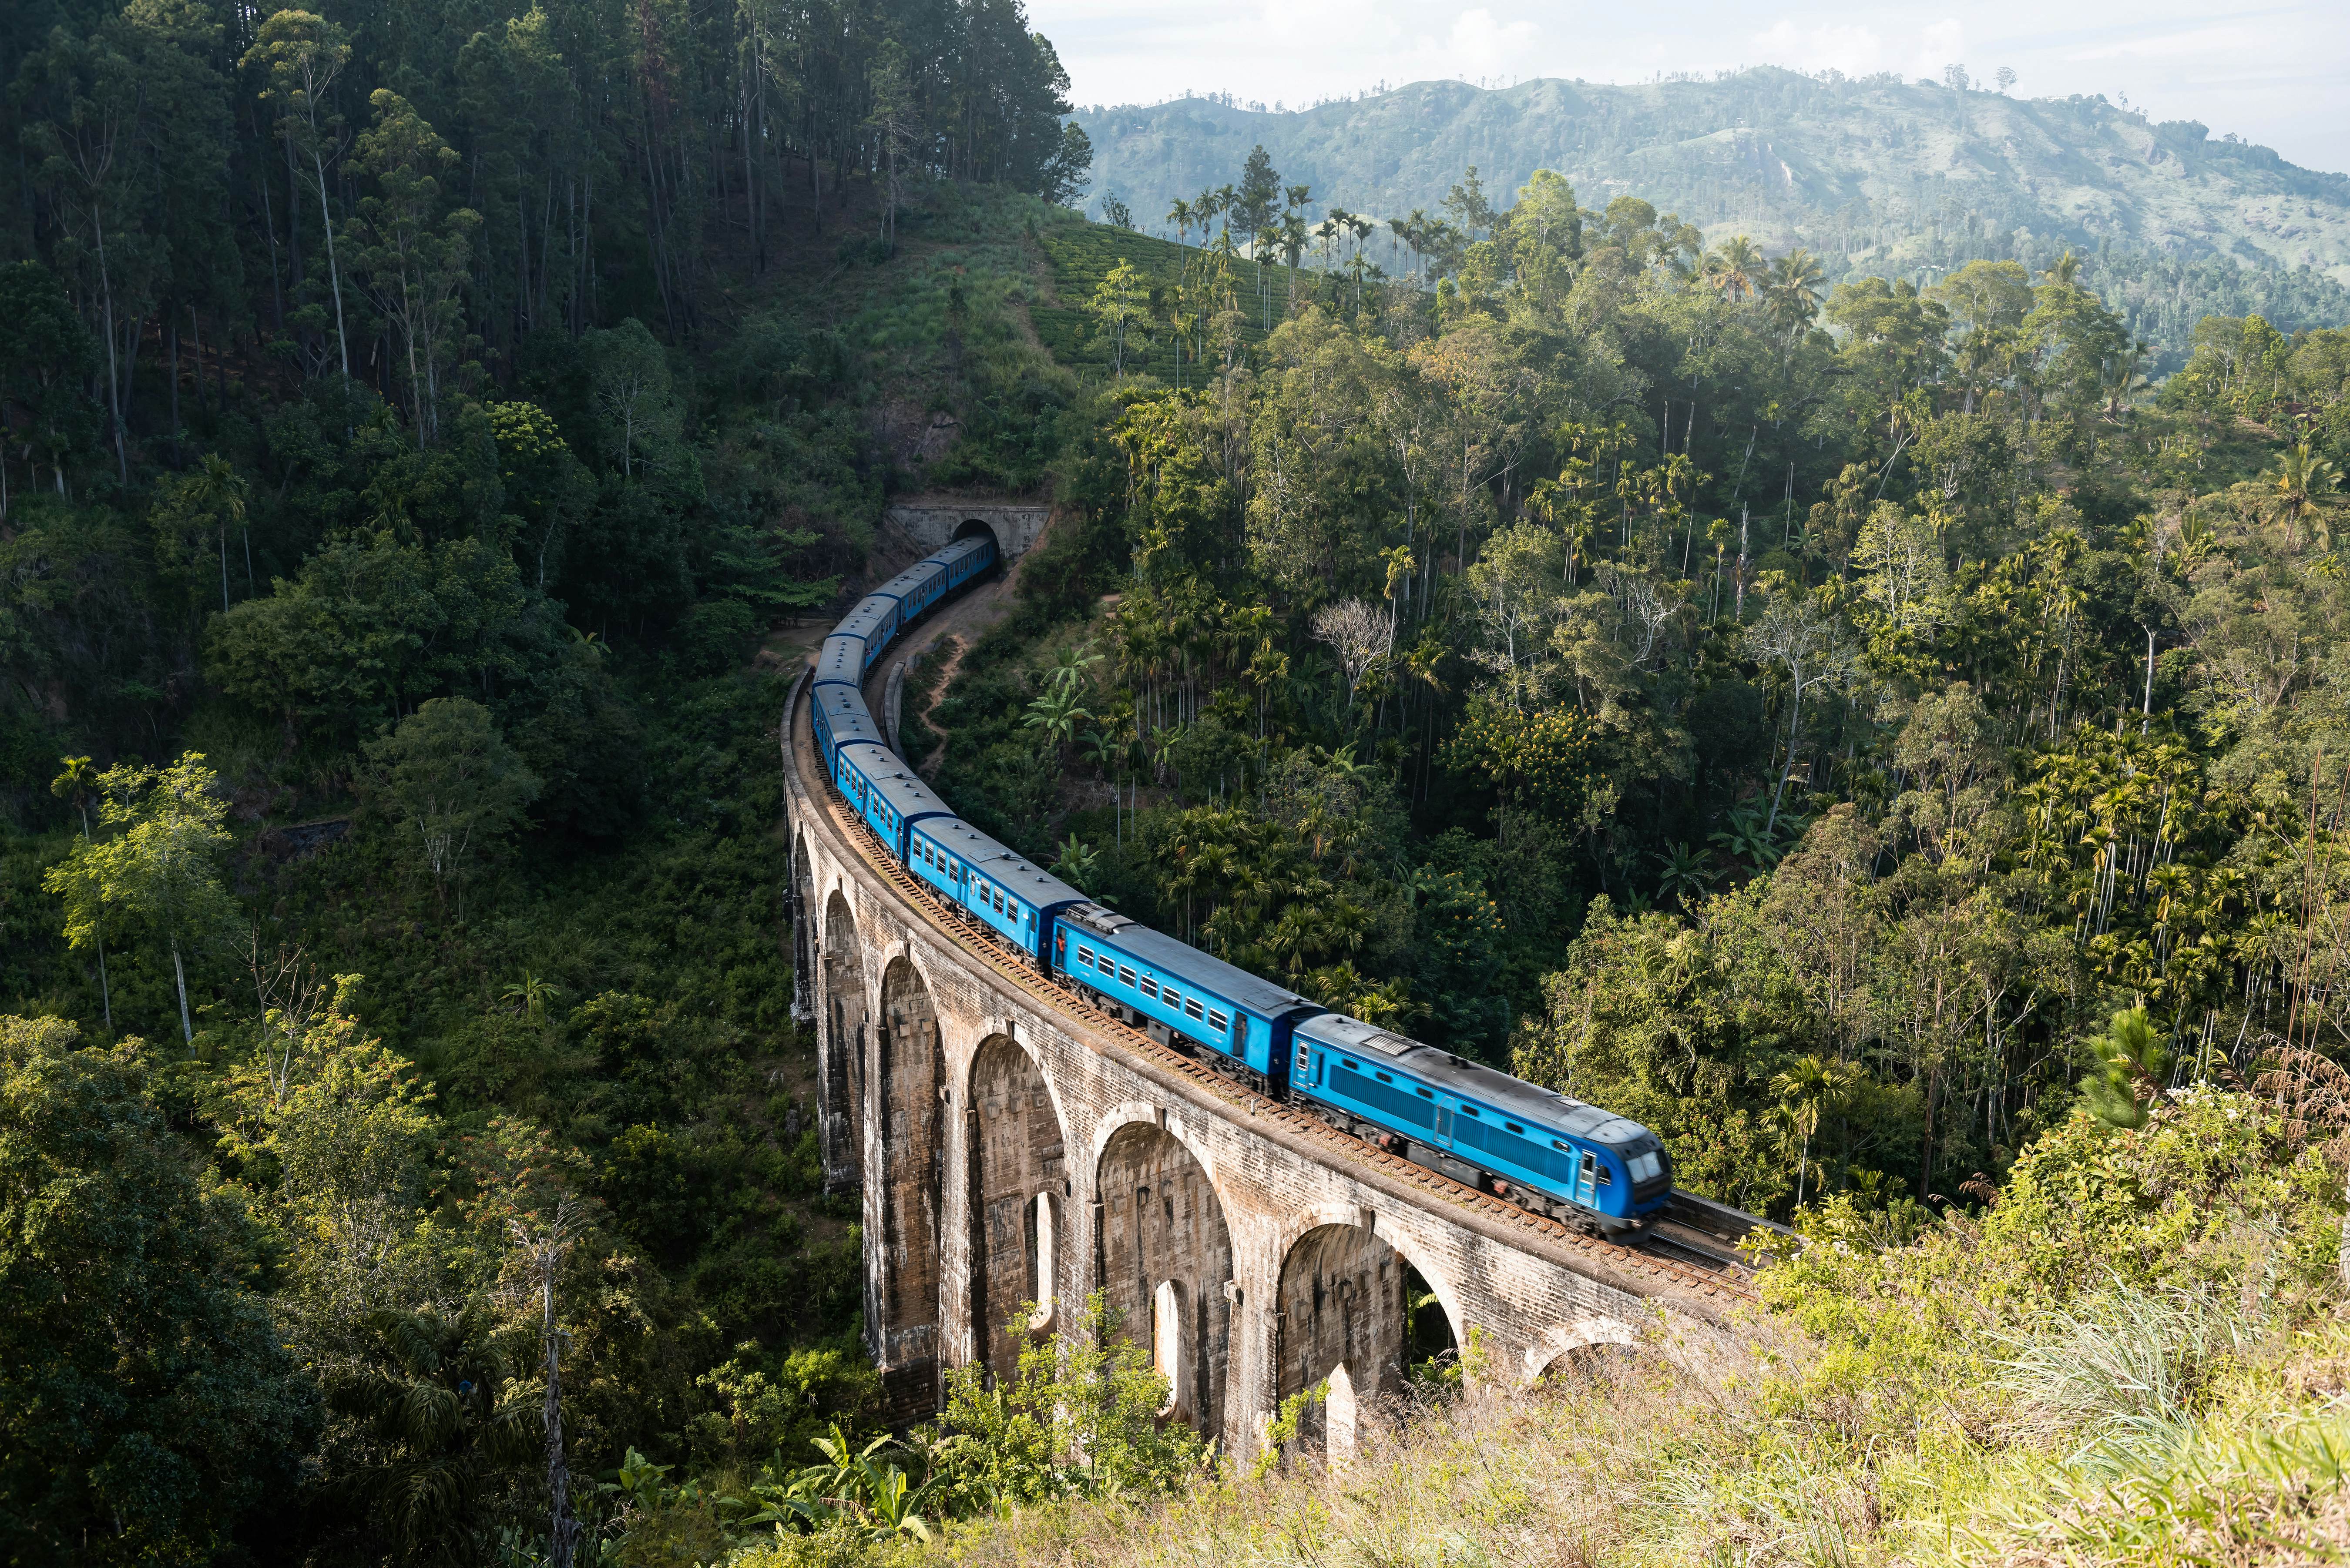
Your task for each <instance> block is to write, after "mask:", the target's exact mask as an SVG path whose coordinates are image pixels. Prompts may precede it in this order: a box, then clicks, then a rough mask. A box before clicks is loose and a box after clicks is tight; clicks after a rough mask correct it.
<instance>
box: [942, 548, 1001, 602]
mask: <svg viewBox="0 0 2350 1568" xmlns="http://www.w3.org/2000/svg"><path fill="white" fill-rule="evenodd" d="M931 560H933V561H936V562H938V563H939V564H940V565H941V566H944V567H945V568H946V573H947V588H946V591H947V592H949V593H952V592H954V591H955V590H956V589H957V588H959V587H962V586H963V584H965V583H967V582H969V581H971V579H972V578H973V577H975V576H979V575H980V574H981V573H983V572H984V571H986V570H987V568H988V567H990V566H993V565H995V539H994V536H993V535H987V534H979V535H972V537H970V538H968V539H958V540H956V541H955V542H954V543H953V544H951V545H948V546H947V547H946V548H945V549H943V550H941V551H940V552H939V553H938V554H937V555H935V556H931Z"/></svg>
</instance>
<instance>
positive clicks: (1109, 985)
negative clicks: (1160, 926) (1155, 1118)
mask: <svg viewBox="0 0 2350 1568" xmlns="http://www.w3.org/2000/svg"><path fill="white" fill-rule="evenodd" d="M1053 968H1054V969H1055V971H1058V972H1059V973H1061V974H1062V975H1064V976H1066V977H1067V978H1068V979H1070V980H1073V981H1076V983H1078V984H1079V985H1081V986H1084V987H1085V988H1087V990H1089V991H1092V992H1096V993H1097V994H1098V995H1100V996H1101V997H1103V998H1104V999H1106V1000H1107V1001H1110V1002H1116V1003H1118V1005H1119V1006H1121V1007H1126V1008H1130V1009H1131V1010H1133V1011H1134V1012H1138V1013H1140V1014H1141V1015H1142V1016H1143V1017H1144V1018H1147V1019H1149V1020H1150V1021H1151V1022H1152V1023H1156V1024H1158V1025H1159V1027H1160V1028H1161V1029H1164V1030H1166V1031H1168V1032H1170V1033H1173V1034H1180V1035H1181V1036H1183V1037H1184V1038H1185V1039H1186V1040H1189V1041H1191V1042H1193V1043H1194V1044H1200V1045H1204V1046H1206V1047H1207V1048H1208V1049H1210V1050H1211V1051H1214V1052H1215V1053H1217V1054H1219V1055H1221V1056H1223V1057H1225V1058H1226V1059H1227V1060H1229V1061H1230V1062H1232V1063H1234V1064H1238V1065H1240V1066H1243V1067H1245V1068H1247V1069H1248V1070H1249V1071H1250V1072H1252V1073H1253V1074H1255V1075H1257V1076H1258V1077H1259V1078H1261V1079H1263V1082H1264V1085H1265V1086H1266V1087H1267V1088H1268V1089H1269V1090H1271V1091H1272V1092H1274V1093H1278V1092H1279V1090H1280V1087H1281V1085H1282V1083H1283V1082H1284V1079H1285V1077H1286V1075H1287V1074H1286V1067H1287V1063H1288V1047H1289V1035H1290V1030H1291V1028H1292V1027H1293V1025H1294V1024H1295V1022H1296V1021H1297V1020H1298V1019H1299V1018H1301V1017H1303V1016H1305V1015H1306V1014H1308V1013H1312V1012H1319V1011H1320V1008H1319V1007H1318V1006H1317V1005H1316V1004H1315V1003H1314V1002H1308V1001H1306V1000H1305V998H1304V997H1302V996H1300V995H1298V994H1297V993H1296V992H1293V991H1291V990H1289V989H1288V988H1287V987H1285V986H1280V985H1276V984H1274V982H1273V981H1268V980H1263V979H1261V978H1259V977H1258V976H1256V975H1253V974H1251V973H1249V971H1246V970H1244V969H1239V968H1236V967H1234V966H1233V965H1232V964H1228V963H1226V962H1224V961H1223V960H1222V959H1220V958H1216V957H1214V956H1212V955H1211V954H1208V953H1203V952H1201V950H1199V949H1197V948H1195V947H1192V946H1191V944H1190V943H1188V942H1180V941H1178V940H1175V939H1174V938H1173V937H1170V936H1168V935H1166V934H1164V933H1163V932H1159V931H1154V930H1152V929H1150V928H1149V926H1145V925H1140V924H1138V923H1137V922H1135V921H1133V920H1130V919H1127V918H1126V917H1125V916H1124V915H1120V914H1116V913H1113V912H1112V911H1110V910H1108V909H1103V908H1102V907H1101V906H1100V905H1098V904H1091V903H1088V904H1083V905H1079V906H1078V907H1076V908H1075V909H1069V910H1067V911H1066V912H1065V913H1064V914H1063V916H1062V917H1061V921H1060V924H1059V927H1058V928H1057V929H1055V931H1054V933H1053Z"/></svg>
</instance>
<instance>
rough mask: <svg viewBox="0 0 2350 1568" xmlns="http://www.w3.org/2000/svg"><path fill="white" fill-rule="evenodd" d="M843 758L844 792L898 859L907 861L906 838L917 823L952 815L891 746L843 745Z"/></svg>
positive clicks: (838, 771) (839, 770)
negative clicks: (930, 818) (845, 784)
mask: <svg viewBox="0 0 2350 1568" xmlns="http://www.w3.org/2000/svg"><path fill="white" fill-rule="evenodd" d="M839 755H840V765H839V766H838V767H837V769H836V770H835V775H836V776H837V777H840V778H845V779H846V780H847V787H845V788H844V789H843V790H842V791H841V793H842V794H844V795H847V797H848V799H849V801H850V803H851V804H853V805H855V806H856V807H857V814H858V815H859V816H861V817H863V818H864V819H865V826H868V827H870V828H871V829H872V830H873V831H874V832H875V833H878V834H879V835H880V836H881V841H882V842H883V843H884V844H887V845H888V846H889V853H890V855H891V856H893V857H896V858H897V859H899V860H900V861H903V860H904V859H905V858H906V836H907V834H908V832H909V831H910V829H911V828H912V827H913V826H914V825H915V824H916V823H918V822H921V821H923V820H925V819H926V818H929V817H934V816H947V815H951V813H950V812H949V811H948V810H947V803H946V802H944V801H942V800H941V799H940V798H939V797H938V794H937V793H936V792H935V791H933V790H932V789H931V786H930V785H928V784H924V783H923V782H922V781H921V780H920V778H917V777H916V776H915V775H914V771H913V770H912V769H911V768H909V767H908V766H907V765H906V764H905V763H904V761H903V760H902V759H900V758H899V755H898V753H895V752H893V751H891V750H890V749H889V747H887V746H882V745H870V746H866V745H855V746H843V747H841V749H840V753H839Z"/></svg>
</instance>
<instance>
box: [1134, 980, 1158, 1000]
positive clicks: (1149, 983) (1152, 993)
mask: <svg viewBox="0 0 2350 1568" xmlns="http://www.w3.org/2000/svg"><path fill="white" fill-rule="evenodd" d="M1138 989H1139V990H1140V991H1141V992H1142V994H1143V995H1145V996H1148V997H1150V998H1152V999H1153V1000H1156V999H1157V998H1158V995H1159V982H1158V981H1155V980H1153V979H1151V978H1150V977H1149V975H1147V974H1146V975H1144V976H1143V977H1142V984H1141V985H1140V986H1139V988H1138Z"/></svg>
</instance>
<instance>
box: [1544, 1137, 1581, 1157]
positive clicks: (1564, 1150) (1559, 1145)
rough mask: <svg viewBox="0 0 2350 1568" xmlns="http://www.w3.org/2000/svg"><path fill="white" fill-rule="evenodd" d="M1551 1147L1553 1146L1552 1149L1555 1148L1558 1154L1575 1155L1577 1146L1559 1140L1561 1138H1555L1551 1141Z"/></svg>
mask: <svg viewBox="0 0 2350 1568" xmlns="http://www.w3.org/2000/svg"><path fill="white" fill-rule="evenodd" d="M1550 1146H1551V1147H1553V1148H1555V1149H1556V1150H1558V1152H1559V1153H1561V1154H1573V1153H1574V1152H1575V1146H1574V1145H1572V1144H1569V1143H1566V1142H1565V1141H1564V1140H1562V1139H1559V1138H1553V1139H1551V1140H1550Z"/></svg>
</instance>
